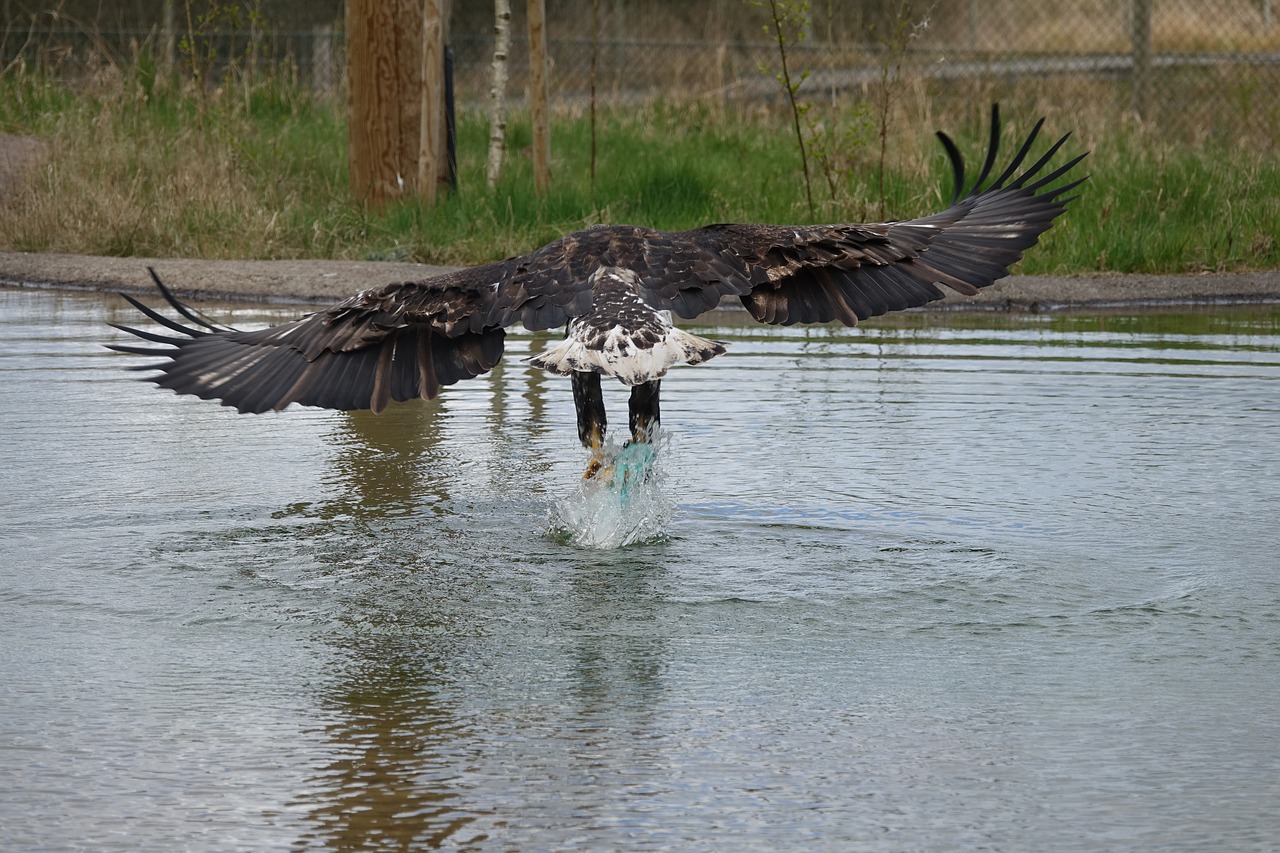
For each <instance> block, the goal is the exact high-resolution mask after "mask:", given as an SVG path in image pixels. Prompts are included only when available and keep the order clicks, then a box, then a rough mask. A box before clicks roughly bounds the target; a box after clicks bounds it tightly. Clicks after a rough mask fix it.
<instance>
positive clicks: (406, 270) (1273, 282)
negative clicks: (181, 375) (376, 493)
mask: <svg viewBox="0 0 1280 853" xmlns="http://www.w3.org/2000/svg"><path fill="white" fill-rule="evenodd" d="M149 266H150V267H154V268H155V270H156V272H157V273H158V274H159V275H160V277H161V278H162V279H163V280H164V282H165V283H166V284H167V285H169V286H170V287H171V288H172V289H173V290H174V292H175V293H177V294H178V295H180V296H182V297H184V298H188V299H195V300H200V299H224V300H225V299H231V300H237V301H253V302H277V303H298V304H313V305H314V304H327V303H330V302H336V301H338V300H340V299H344V298H346V297H348V296H350V295H352V294H354V293H356V292H358V291H360V290H364V289H365V288H368V287H374V286H377V285H380V284H387V283H390V282H397V281H414V280H420V279H424V278H430V277H431V276H434V275H439V274H440V273H443V272H446V271H448V270H449V269H450V268H449V267H439V266H431V265H429V264H414V263H395V262H389V261H310V260H298V261H240V260H233V261H205V260H189V259H175V258H108V257H94V256H86V255H63V254H43V253H27V252H0V286H10V287H34V288H47V289H59V290H92V291H124V292H126V293H134V294H145V293H149V292H152V291H153V286H152V284H151V279H150V276H149V275H148V274H147V267H149ZM734 304H736V301H734ZM1212 305H1280V270H1267V271H1260V272H1243V273H1202V274H1190V275H1116V274H1104V275H1072V276H1018V275H1013V276H1009V277H1008V278H1005V279H1002V280H1001V281H998V282H996V283H995V284H994V285H992V286H991V287H989V288H985V289H984V290H983V291H982V292H981V293H980V294H979V295H977V296H974V297H964V296H959V295H950V296H948V297H947V298H946V299H943V300H941V301H939V302H935V303H933V304H932V305H929V306H926V307H925V308H923V309H918V310H925V311H957V310H959V311H1006V312H1019V313H1042V312H1049V311H1090V310H1116V309H1125V310H1135V311H1142V310H1158V311H1167V310H1171V309H1176V308H1178V307H1180V306H1188V307H1191V306H1212Z"/></svg>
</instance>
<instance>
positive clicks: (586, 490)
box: [551, 432, 675, 548]
mask: <svg viewBox="0 0 1280 853" xmlns="http://www.w3.org/2000/svg"><path fill="white" fill-rule="evenodd" d="M668 444H669V441H668V439H667V434H666V433H661V432H660V433H659V434H658V436H657V440H656V441H655V442H654V443H651V444H627V445H623V446H619V445H617V444H613V443H610V444H609V445H607V446H606V447H605V450H604V454H605V464H604V467H603V468H602V470H601V473H600V474H599V475H597V476H595V477H592V478H591V479H586V480H582V481H581V482H580V483H578V487H577V489H575V490H574V492H573V493H572V494H570V495H567V496H566V497H564V498H561V499H560V500H559V501H557V502H556V505H555V508H554V510H553V512H552V527H551V530H552V534H553V535H555V536H556V537H558V538H560V539H562V540H563V541H565V542H566V543H569V544H573V545H579V546H581V547H585V548H622V547H624V546H626V545H633V544H635V543H637V542H651V541H653V540H655V539H659V538H661V537H662V536H663V535H664V533H665V531H666V526H667V523H668V522H670V521H671V517H672V516H673V515H674V514H675V503H674V502H672V501H671V500H670V499H669V498H668V497H667V496H666V495H665V494H663V491H662V482H663V480H664V479H665V477H664V476H663V471H662V466H661V464H660V460H661V459H662V457H663V456H665V455H666V451H667V447H668Z"/></svg>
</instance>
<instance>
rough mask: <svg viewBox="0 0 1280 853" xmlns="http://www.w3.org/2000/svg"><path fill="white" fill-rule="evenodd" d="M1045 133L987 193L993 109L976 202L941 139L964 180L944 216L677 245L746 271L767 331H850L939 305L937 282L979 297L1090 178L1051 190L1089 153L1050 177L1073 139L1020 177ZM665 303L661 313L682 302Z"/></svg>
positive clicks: (741, 232) (730, 235)
mask: <svg viewBox="0 0 1280 853" xmlns="http://www.w3.org/2000/svg"><path fill="white" fill-rule="evenodd" d="M1043 124H1044V120H1043V119H1041V120H1040V121H1039V122H1037V124H1036V126H1035V128H1034V129H1033V130H1032V131H1031V134H1030V135H1029V136H1028V137H1027V140H1026V141H1025V142H1024V143H1023V144H1022V147H1021V148H1020V149H1019V150H1018V152H1017V154H1016V155H1015V156H1014V158H1013V160H1012V161H1011V162H1010V163H1009V165H1008V167H1006V168H1005V170H1004V171H1003V172H1002V173H1001V174H1000V175H999V176H998V177H996V178H995V179H994V180H991V181H990V183H988V180H989V178H990V177H991V172H992V170H993V168H994V167H995V162H996V158H997V156H998V153H999V140H1000V113H999V110H998V108H997V107H994V106H993V107H992V108H991V141H990V144H989V146H988V149H987V156H986V161H985V162H984V163H983V167H982V172H981V174H979V176H978V178H977V180H976V181H974V184H973V186H972V188H971V189H970V190H969V192H968V193H964V184H965V178H964V163H963V160H962V158H961V156H960V152H959V150H958V149H957V148H956V146H955V143H953V142H952V141H951V139H950V138H949V137H948V136H947V135H946V134H944V133H942V132H941V131H939V133H938V137H939V139H940V140H941V141H942V145H943V147H944V148H945V149H946V151H947V156H948V157H949V158H950V160H951V166H952V169H953V170H954V172H955V196H954V198H953V199H952V203H951V206H950V207H948V208H947V209H946V210H944V211H942V212H941V213H935V214H933V215H931V216H925V217H922V218H920V219H912V220H908V221H903V222H886V223H879V224H871V225H811V226H798V227H787V226H776V225H712V226H708V227H706V228H700V229H697V230H694V231H686V232H682V233H680V234H675V235H672V236H673V237H675V238H677V239H678V240H684V241H688V242H689V243H692V244H694V245H697V246H699V247H701V248H702V249H703V250H705V251H706V252H707V253H709V254H714V255H715V256H717V258H718V259H719V260H721V261H723V262H724V263H726V264H728V265H729V266H732V267H735V268H736V269H738V270H739V271H740V276H741V279H740V280H738V281H737V282H736V284H737V291H738V293H739V295H740V296H741V299H742V303H743V305H745V306H746V308H747V310H748V311H749V312H750V313H751V316H752V317H754V318H755V319H756V320H758V321H760V322H762V323H775V324H783V325H790V324H792V323H826V322H830V321H832V320H839V321H840V322H842V323H844V324H845V325H848V326H853V325H856V324H857V322H858V320H865V319H866V318H868V317H874V316H877V315H879V314H884V313H886V312H888V311H898V310H901V309H903V308H915V307H918V306H921V305H924V304H926V303H928V302H932V301H934V300H936V299H941V298H942V297H943V292H942V291H941V290H939V289H938V285H939V284H943V285H946V286H947V287H949V288H951V289H952V290H955V291H958V292H960V293H963V294H966V295H973V294H975V293H977V292H978V288H981V287H986V286H987V285H990V284H992V283H994V282H995V281H996V280H998V279H1000V278H1003V277H1004V276H1006V275H1008V274H1009V267H1010V266H1012V265H1013V264H1014V263H1016V262H1017V261H1018V260H1019V259H1021V258H1022V253H1023V252H1024V251H1026V250H1027V249H1028V248H1030V247H1031V246H1034V245H1035V244H1036V241H1037V240H1038V239H1039V237H1040V235H1041V234H1043V233H1044V232H1045V231H1046V230H1048V229H1049V227H1050V226H1051V225H1052V224H1053V220H1054V219H1055V218H1056V217H1057V216H1058V215H1059V214H1061V213H1062V212H1063V210H1065V209H1066V205H1067V203H1068V202H1069V201H1071V198H1066V197H1064V196H1065V195H1066V194H1067V193H1069V192H1070V191H1071V190H1072V189H1073V188H1075V187H1076V186H1078V185H1079V184H1080V183H1081V182H1082V181H1083V180H1085V178H1080V179H1078V180H1075V181H1071V182H1070V183H1066V184H1063V185H1061V186H1057V187H1053V186H1052V184H1053V183H1054V182H1055V181H1057V180H1058V179H1060V178H1062V177H1063V176H1064V175H1066V174H1067V173H1068V172H1069V171H1070V170H1071V169H1072V168H1074V167H1075V166H1076V165H1077V164H1078V163H1079V162H1080V161H1081V160H1083V159H1084V157H1085V156H1086V155H1085V154H1081V155H1079V156H1077V157H1075V158H1073V159H1071V160H1069V161H1068V162H1067V163H1065V164H1064V165H1062V166H1060V167H1058V168H1056V169H1052V170H1051V171H1048V172H1047V173H1046V172H1045V168H1046V167H1047V166H1048V164H1049V162H1050V160H1051V159H1052V158H1053V156H1054V155H1055V154H1056V153H1057V152H1058V149H1060V148H1061V147H1062V145H1063V144H1064V143H1065V142H1066V141H1067V139H1068V137H1069V136H1070V134H1067V135H1066V136H1063V137H1062V138H1061V139H1059V140H1058V141H1057V142H1055V143H1054V144H1053V145H1051V146H1050V147H1049V149H1048V150H1047V151H1046V152H1045V153H1044V155H1043V156H1041V157H1040V158H1039V159H1038V160H1036V162H1035V163H1033V164H1032V165H1030V166H1027V167H1026V168H1023V165H1024V163H1025V161H1026V159H1027V155H1028V153H1029V152H1030V150H1031V147H1032V145H1033V144H1034V142H1035V140H1036V137H1037V136H1038V135H1039V133H1040V129H1041V126H1042V125H1043ZM666 286H667V287H668V289H670V288H672V287H673V286H675V283H671V282H668V283H667V284H666ZM668 302H669V303H670V305H664V306H662V307H675V305H676V304H677V303H676V301H675V300H674V299H668ZM677 313H679V312H678V311H677Z"/></svg>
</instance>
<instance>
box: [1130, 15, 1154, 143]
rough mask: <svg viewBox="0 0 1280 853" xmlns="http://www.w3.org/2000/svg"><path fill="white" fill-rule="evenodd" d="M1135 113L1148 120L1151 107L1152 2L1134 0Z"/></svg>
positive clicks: (1132, 35) (1132, 36)
mask: <svg viewBox="0 0 1280 853" xmlns="http://www.w3.org/2000/svg"><path fill="white" fill-rule="evenodd" d="M1132 3H1133V5H1132V14H1133V20H1132V33H1131V38H1132V40H1133V111H1134V113H1136V114H1137V116H1138V118H1140V119H1142V120H1144V121H1145V120H1146V118H1147V113H1148V110H1149V109H1150V105H1151V5H1152V4H1151V0H1132Z"/></svg>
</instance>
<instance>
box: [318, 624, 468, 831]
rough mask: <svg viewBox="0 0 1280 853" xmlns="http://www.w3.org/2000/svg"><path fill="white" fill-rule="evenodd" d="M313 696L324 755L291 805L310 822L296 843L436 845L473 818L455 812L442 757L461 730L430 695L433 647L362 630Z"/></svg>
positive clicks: (451, 770) (449, 766)
mask: <svg viewBox="0 0 1280 853" xmlns="http://www.w3.org/2000/svg"><path fill="white" fill-rule="evenodd" d="M341 651H342V654H343V655H345V656H346V657H345V660H339V661H338V663H337V664H336V667H337V669H338V671H339V673H340V677H339V678H336V679H335V680H334V681H333V682H332V683H331V684H330V685H329V686H328V687H326V688H325V690H324V691H323V693H322V698H321V703H322V707H323V709H324V711H325V712H326V713H327V716H329V717H330V719H331V721H330V722H329V723H328V724H327V725H325V727H324V729H323V735H324V738H325V740H326V741H327V743H328V745H329V746H328V748H326V749H325V750H324V751H323V753H324V754H325V755H326V756H328V758H327V759H326V761H325V763H324V764H323V765H322V766H321V767H319V768H317V771H316V774H315V776H314V777H313V779H312V782H311V784H310V785H309V786H308V789H307V790H306V791H305V793H304V794H303V795H302V796H301V797H299V799H298V801H297V803H296V804H297V805H299V806H301V807H303V808H305V809H306V810H307V815H308V822H309V823H310V824H312V826H313V827H314V828H313V829H310V830H307V831H305V832H303V834H302V835H301V837H300V838H299V841H298V845H297V846H298V847H301V848H304V849H305V848H311V847H323V848H325V849H332V850H338V851H363V850H374V849H396V850H411V849H415V848H418V847H421V846H423V845H426V846H432V847H435V846H439V845H441V844H442V843H443V842H444V841H446V840H447V839H449V838H450V837H452V836H454V835H455V834H457V833H458V832H459V831H460V830H462V829H463V828H464V827H466V825H467V824H468V823H470V822H471V821H472V820H474V816H473V815H469V814H467V813H465V812H463V811H462V810H460V809H459V807H458V803H457V802H456V801H457V800H458V798H459V794H458V792H457V790H456V788H455V787H454V785H455V783H456V782H457V776H458V768H457V767H456V766H455V765H454V763H453V762H452V761H451V760H447V759H445V758H443V757H442V750H443V749H445V748H447V747H448V746H449V745H450V744H451V742H453V741H456V740H459V739H465V738H466V737H468V734H469V733H468V731H467V729H466V728H465V727H464V726H462V725H460V724H459V722H458V721H457V720H456V719H455V718H454V717H453V716H452V715H451V714H450V713H449V712H448V710H447V709H446V708H445V707H444V706H443V705H442V704H441V703H439V702H438V701H437V694H438V692H439V684H440V682H441V681H443V680H448V676H446V675H445V674H444V673H445V670H446V668H447V663H446V662H445V661H444V660H442V657H443V655H442V654H441V652H442V651H443V650H442V649H439V648H434V649H428V648H424V647H423V645H422V644H421V642H420V641H419V640H418V639H416V638H411V637H406V636H396V635H382V636H376V635H367V634H366V635H364V636H362V637H361V638H360V639H359V641H358V642H357V643H356V645H355V646H354V647H352V646H350V645H348V644H346V643H344V648H343V649H342V650H341Z"/></svg>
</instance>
